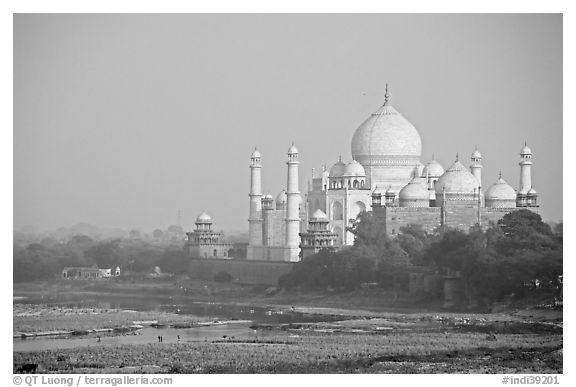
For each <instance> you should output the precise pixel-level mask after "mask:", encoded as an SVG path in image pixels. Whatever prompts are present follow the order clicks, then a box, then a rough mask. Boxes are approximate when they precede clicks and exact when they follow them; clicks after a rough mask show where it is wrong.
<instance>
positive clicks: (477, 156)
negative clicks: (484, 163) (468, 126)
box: [470, 149, 482, 159]
mask: <svg viewBox="0 0 576 387" xmlns="http://www.w3.org/2000/svg"><path fill="white" fill-rule="evenodd" d="M470 158H471V159H481V158H482V154H481V153H480V151H479V150H478V149H474V152H472V156H470Z"/></svg>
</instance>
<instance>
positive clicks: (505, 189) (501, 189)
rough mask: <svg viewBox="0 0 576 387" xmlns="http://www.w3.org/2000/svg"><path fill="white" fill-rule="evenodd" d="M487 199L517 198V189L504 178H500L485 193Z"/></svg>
mask: <svg viewBox="0 0 576 387" xmlns="http://www.w3.org/2000/svg"><path fill="white" fill-rule="evenodd" d="M484 199H485V200H516V191H514V188H512V187H511V186H510V185H508V183H506V181H504V179H502V178H499V179H498V180H497V181H496V183H494V184H492V185H491V186H490V187H489V188H488V189H487V190H486V192H485V193H484Z"/></svg>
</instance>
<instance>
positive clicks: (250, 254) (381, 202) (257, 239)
mask: <svg viewBox="0 0 576 387" xmlns="http://www.w3.org/2000/svg"><path fill="white" fill-rule="evenodd" d="M351 148H352V161H350V162H348V163H344V162H343V161H342V159H341V158H339V160H338V162H336V163H335V164H334V165H333V166H332V167H331V168H330V169H329V170H328V169H327V168H325V167H324V168H323V170H322V172H321V173H320V174H319V176H315V173H314V170H313V172H312V180H311V182H310V183H309V184H308V190H307V191H308V192H307V193H306V195H305V198H306V199H305V200H303V199H302V197H301V195H300V190H299V186H298V168H299V161H298V150H297V149H296V147H295V146H294V145H292V146H291V147H290V149H289V150H288V160H287V167H288V180H287V189H286V191H282V192H280V194H279V195H278V196H277V197H276V200H275V202H274V199H273V198H272V196H271V195H269V194H267V195H263V193H262V188H261V186H262V181H261V169H262V156H261V154H260V152H259V151H258V150H254V152H253V153H252V156H251V164H250V171H251V173H250V177H251V185H250V194H249V197H250V217H249V244H248V249H247V258H248V259H249V260H272V261H298V260H300V259H301V258H302V257H306V256H309V255H313V254H315V253H316V252H318V251H319V250H321V249H323V248H326V249H338V248H340V247H342V246H346V245H352V244H353V243H354V235H353V234H352V233H350V232H349V231H347V228H348V227H350V226H351V225H353V222H354V221H355V220H356V218H357V216H358V215H359V214H360V213H361V212H362V211H372V212H373V215H374V216H375V217H376V218H377V219H378V220H379V221H380V222H382V223H383V224H384V226H385V228H386V232H387V233H388V235H390V236H394V235H395V234H397V233H398V232H399V229H400V228H401V227H403V226H406V225H408V224H420V225H422V226H423V228H424V229H425V230H426V231H428V232H431V231H433V230H434V229H435V228H437V227H441V226H447V227H453V228H458V229H461V230H464V231H468V230H469V229H470V227H473V226H482V225H487V224H489V223H490V222H496V221H498V220H499V219H500V218H502V217H503V216H504V215H505V214H507V213H509V212H511V211H514V210H516V209H519V208H529V209H531V210H534V211H537V208H538V204H537V201H538V200H537V199H538V194H537V193H536V191H535V190H534V188H533V187H532V181H531V167H532V151H531V150H530V148H529V147H528V146H527V145H526V144H524V147H523V148H522V150H521V151H520V163H519V165H520V186H519V189H518V191H516V190H514V188H512V187H511V186H510V185H509V184H508V183H507V182H506V181H505V180H504V179H503V178H502V176H501V175H500V176H499V178H498V179H497V180H496V182H495V183H494V184H492V185H491V186H489V187H488V189H486V190H485V191H483V183H482V155H481V153H480V152H479V150H478V149H475V150H474V151H473V152H472V154H471V157H470V165H469V169H468V168H466V166H464V164H462V162H461V161H460V160H459V157H458V155H456V159H455V161H454V163H453V164H452V165H451V166H450V167H448V168H447V169H444V167H443V166H442V165H441V164H440V163H439V162H438V161H436V160H435V159H434V157H433V158H432V160H431V161H429V162H428V163H427V164H426V165H423V164H422V163H421V161H420V157H421V152H422V141H421V138H420V134H419V133H418V131H417V130H416V128H415V127H414V126H413V125H412V124H411V123H410V122H409V121H408V120H407V119H406V118H404V117H403V116H402V115H401V114H400V113H399V112H398V111H397V110H396V109H394V107H392V105H391V104H390V96H389V94H388V88H387V87H386V94H385V100H384V104H383V105H382V106H381V107H380V108H379V109H377V110H376V111H375V112H374V113H372V115H371V116H370V117H368V118H367V119H366V120H365V121H364V122H363V123H362V124H361V125H360V126H359V127H358V128H357V129H356V132H355V133H354V135H353V137H352V147H351Z"/></svg>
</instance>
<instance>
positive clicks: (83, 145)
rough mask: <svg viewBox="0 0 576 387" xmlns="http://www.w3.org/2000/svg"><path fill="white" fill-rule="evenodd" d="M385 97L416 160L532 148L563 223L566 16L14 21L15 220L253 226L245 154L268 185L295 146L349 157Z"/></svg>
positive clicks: (488, 164)
mask: <svg viewBox="0 0 576 387" xmlns="http://www.w3.org/2000/svg"><path fill="white" fill-rule="evenodd" d="M386 83H388V84H389V87H390V95H391V103H392V105H393V106H394V107H395V108H396V109H397V110H399V111H400V112H401V113H402V114H403V115H404V116H405V117H406V118H407V119H408V120H410V121H411V122H412V123H413V124H414V125H415V126H416V128H417V129H418V130H419V132H420V135H421V137H422V144H423V154H422V162H423V163H426V162H427V161H429V160H430V159H431V156H432V154H434V155H435V156H436V159H437V160H439V161H440V162H441V163H442V164H443V166H444V167H445V168H447V167H448V166H449V165H450V164H452V162H453V161H454V159H455V155H456V152H459V154H460V160H461V161H464V163H465V165H469V157H470V154H471V153H472V151H473V150H474V147H475V146H478V149H479V150H480V151H481V152H482V155H483V157H484V169H483V183H484V186H485V187H488V186H489V185H491V184H492V183H493V182H494V181H496V179H497V178H498V171H499V170H502V175H503V177H504V179H505V180H506V181H507V182H508V183H509V184H511V185H512V186H513V187H515V188H517V187H518V183H519V166H518V161H519V155H518V154H519V151H520V149H521V148H522V146H523V145H524V141H525V140H526V141H527V142H528V145H529V146H530V147H531V148H532V151H533V152H534V157H533V161H534V166H533V173H532V179H533V185H534V187H535V189H536V190H537V191H538V193H539V194H540V205H541V213H542V215H543V217H544V219H546V220H559V219H561V218H562V16H561V15H551V14H549V15H537V14H531V15H496V14H490V15H456V14H452V15H415V14H412V15H385V14H371V15H360V14H356V15H345V14H337V15H288V14H279V15H265V14H258V15H250V14H246V15H193V14H177V15H168V14H164V15H154V14H143V15H94V14H90V15H77V14H76V15H75V14H66V15H57V14H47V15H32V14H26V15H25V14H21V15H16V16H15V17H14V226H15V227H16V228H19V227H22V226H24V225H37V226H39V227H41V228H43V229H47V228H57V227H60V226H70V225H72V224H74V223H78V222H89V223H92V224H95V225H98V226H102V227H122V228H140V229H142V230H144V231H148V230H152V229H154V228H156V227H160V228H165V227H167V226H168V225H170V224H174V223H176V216H177V211H178V209H181V210H182V212H183V217H182V220H183V226H184V227H185V228H186V229H191V228H192V227H193V222H194V219H195V217H196V216H197V215H198V214H199V213H200V212H201V211H202V210H206V211H207V212H209V213H210V214H211V215H212V216H213V218H214V221H215V227H216V228H217V229H221V228H224V229H227V230H243V229H247V218H248V190H249V168H248V165H249V157H250V153H251V152H252V150H253V148H254V146H255V145H257V146H258V149H259V150H260V152H261V153H262V162H263V165H264V169H263V188H264V191H265V192H270V193H272V194H273V195H274V196H275V195H276V194H277V193H278V192H279V191H280V190H282V189H283V188H285V184H286V164H285V162H286V151H287V149H288V147H289V146H290V143H291V142H292V141H294V142H295V144H296V146H297V147H298V149H299V150H300V161H301V164H300V166H301V180H300V184H301V191H302V192H303V193H304V192H305V191H306V182H307V180H308V179H309V178H310V175H311V169H312V168H313V167H315V168H316V170H317V171H318V170H320V168H321V167H322V165H324V164H326V165H327V166H328V168H330V166H331V165H332V164H333V163H334V162H336V161H337V160H338V156H339V155H340V154H341V155H342V157H343V159H344V161H349V160H350V159H351V154H350V141H351V138H352V135H353V133H354V131H355V129H356V128H357V127H358V125H359V124H360V123H362V121H364V120H365V119H366V118H367V117H368V116H369V114H370V113H372V112H373V111H374V110H376V109H377V108H378V107H379V106H380V105H381V104H382V103H383V97H384V87H385V84H386Z"/></svg>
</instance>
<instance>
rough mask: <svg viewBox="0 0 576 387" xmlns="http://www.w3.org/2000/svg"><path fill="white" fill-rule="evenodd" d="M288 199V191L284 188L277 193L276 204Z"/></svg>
mask: <svg viewBox="0 0 576 387" xmlns="http://www.w3.org/2000/svg"><path fill="white" fill-rule="evenodd" d="M287 200H288V196H287V195H286V191H285V190H282V191H280V193H279V194H278V195H276V204H280V203H286V201H287Z"/></svg>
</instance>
